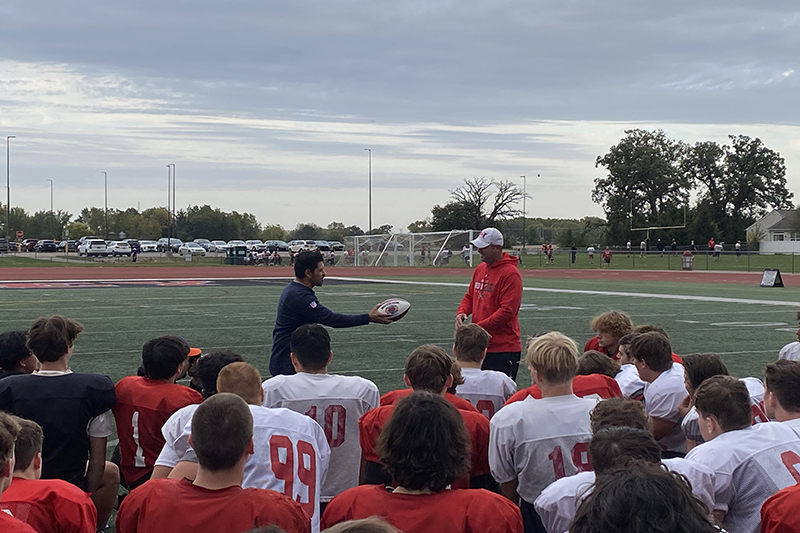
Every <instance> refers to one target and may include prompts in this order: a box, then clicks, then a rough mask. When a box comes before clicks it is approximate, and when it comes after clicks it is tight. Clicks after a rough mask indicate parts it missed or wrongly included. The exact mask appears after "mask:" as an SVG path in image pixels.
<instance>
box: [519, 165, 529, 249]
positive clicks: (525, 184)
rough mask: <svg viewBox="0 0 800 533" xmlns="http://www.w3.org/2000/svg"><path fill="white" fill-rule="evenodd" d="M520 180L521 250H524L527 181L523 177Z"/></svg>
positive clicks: (526, 216)
mask: <svg viewBox="0 0 800 533" xmlns="http://www.w3.org/2000/svg"><path fill="white" fill-rule="evenodd" d="M520 178H522V249H523V250H524V249H525V219H526V218H528V211H527V209H526V208H525V200H526V199H527V197H528V179H527V178H526V177H525V176H520Z"/></svg>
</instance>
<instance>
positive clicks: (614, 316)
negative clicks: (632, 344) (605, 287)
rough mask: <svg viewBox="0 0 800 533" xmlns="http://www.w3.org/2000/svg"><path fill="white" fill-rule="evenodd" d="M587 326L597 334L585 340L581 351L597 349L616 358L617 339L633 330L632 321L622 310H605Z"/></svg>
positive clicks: (617, 349)
mask: <svg viewBox="0 0 800 533" xmlns="http://www.w3.org/2000/svg"><path fill="white" fill-rule="evenodd" d="M589 327H590V328H591V329H592V331H594V332H595V333H597V335H596V336H594V337H592V338H591V339H589V340H588V341H587V342H586V345H585V346H584V347H583V351H584V352H588V351H589V350H597V351H599V352H600V353H604V354H606V355H607V356H609V357H613V358H614V359H616V358H617V352H618V351H619V340H620V339H621V338H622V337H624V336H625V335H628V334H629V333H631V332H632V331H633V322H631V318H630V317H629V316H628V315H627V314H625V313H623V312H622V311H606V312H605V313H601V314H599V315H597V316H596V317H594V318H593V319H592V322H591V324H590V325H589Z"/></svg>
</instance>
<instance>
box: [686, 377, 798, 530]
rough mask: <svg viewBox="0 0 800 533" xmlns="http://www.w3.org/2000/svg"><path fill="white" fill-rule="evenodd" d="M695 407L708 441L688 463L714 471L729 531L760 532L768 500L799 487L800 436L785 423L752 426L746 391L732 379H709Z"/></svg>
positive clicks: (718, 512)
mask: <svg viewBox="0 0 800 533" xmlns="http://www.w3.org/2000/svg"><path fill="white" fill-rule="evenodd" d="M694 405H695V407H696V408H697V414H698V416H699V422H700V432H701V433H702V434H703V439H704V440H705V442H704V443H703V444H702V445H700V446H697V447H696V448H694V449H692V451H690V452H689V453H688V454H687V455H686V458H687V459H690V460H692V461H697V462H698V463H702V464H704V465H706V466H708V467H709V468H711V469H712V470H714V473H715V474H714V491H715V498H714V500H715V501H714V517H715V518H716V520H717V522H718V523H719V524H720V525H721V526H722V527H724V528H725V529H727V530H728V531H736V532H753V533H756V532H758V530H759V524H760V515H759V512H760V509H761V505H762V504H763V503H764V501H765V500H766V499H767V498H769V497H770V496H771V495H772V494H774V493H775V492H777V491H779V490H780V489H783V488H785V487H788V486H790V485H795V484H797V478H798V473H797V467H798V465H800V437H798V435H797V433H795V432H794V430H793V429H792V428H790V427H788V426H786V425H785V424H783V423H780V422H764V423H763V424H755V425H752V420H753V417H752V414H751V411H750V395H749V393H748V391H747V387H746V386H745V384H744V383H742V382H741V381H739V380H738V379H736V378H733V377H731V376H714V377H710V378H708V379H707V380H705V381H704V382H703V383H702V384H701V385H700V386H699V387H698V388H697V391H696V392H695V393H694Z"/></svg>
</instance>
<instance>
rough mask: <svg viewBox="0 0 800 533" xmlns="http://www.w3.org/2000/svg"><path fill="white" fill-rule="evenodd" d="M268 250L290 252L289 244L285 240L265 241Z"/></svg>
mask: <svg viewBox="0 0 800 533" xmlns="http://www.w3.org/2000/svg"><path fill="white" fill-rule="evenodd" d="M264 246H266V247H267V251H268V252H288V251H289V245H288V244H286V243H285V242H283V241H267V242H265V243H264Z"/></svg>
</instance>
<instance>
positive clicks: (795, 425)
mask: <svg viewBox="0 0 800 533" xmlns="http://www.w3.org/2000/svg"><path fill="white" fill-rule="evenodd" d="M781 424H783V425H784V426H789V427H790V428H792V429H793V430H794V432H795V433H797V434H798V435H800V418H793V419H791V420H784V421H783V422H781Z"/></svg>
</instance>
